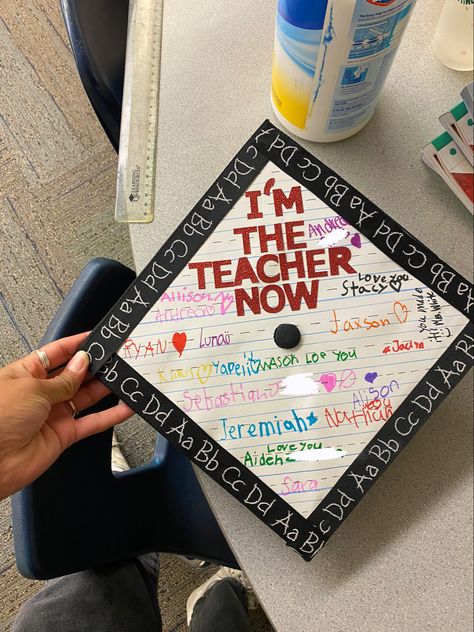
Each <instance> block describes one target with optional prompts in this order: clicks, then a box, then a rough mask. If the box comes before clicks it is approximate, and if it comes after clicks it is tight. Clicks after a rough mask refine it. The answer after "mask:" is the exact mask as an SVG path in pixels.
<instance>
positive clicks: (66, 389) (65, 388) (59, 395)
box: [42, 351, 89, 404]
mask: <svg viewBox="0 0 474 632" xmlns="http://www.w3.org/2000/svg"><path fill="white" fill-rule="evenodd" d="M88 367H89V356H88V355H87V353H86V352H85V351H78V352H77V353H76V354H75V355H74V356H73V357H72V358H71V359H70V360H69V362H68V364H67V365H66V367H65V368H64V369H63V370H62V371H61V373H59V374H58V375H56V376H55V377H52V378H49V379H47V380H42V390H43V393H44V394H45V395H46V397H47V398H48V400H49V402H50V404H58V403H59V402H66V401H68V400H69V399H72V398H73V397H74V395H75V394H76V393H77V391H78V390H79V387H80V386H81V384H82V382H83V381H84V378H85V377H86V373H87V369H88Z"/></svg>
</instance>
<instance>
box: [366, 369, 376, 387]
mask: <svg viewBox="0 0 474 632" xmlns="http://www.w3.org/2000/svg"><path fill="white" fill-rule="evenodd" d="M377 375H378V373H376V372H375V371H374V372H373V373H366V374H365V381H366V382H370V383H371V384H373V383H374V382H375V380H376V379H377Z"/></svg>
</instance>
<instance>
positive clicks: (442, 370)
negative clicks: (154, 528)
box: [82, 121, 474, 560]
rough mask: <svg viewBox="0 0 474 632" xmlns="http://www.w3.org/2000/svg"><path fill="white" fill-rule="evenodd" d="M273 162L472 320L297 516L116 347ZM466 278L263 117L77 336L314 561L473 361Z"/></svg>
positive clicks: (96, 361)
mask: <svg viewBox="0 0 474 632" xmlns="http://www.w3.org/2000/svg"><path fill="white" fill-rule="evenodd" d="M268 161H272V162H273V163H275V164H276V165H277V166H278V167H280V168H281V169H282V170H283V171H285V172H286V173H287V174H288V175H290V176H291V177H293V178H294V179H295V180H296V181H298V182H299V183H300V184H301V185H302V186H304V187H306V188H307V189H308V190H310V191H311V192H312V193H314V194H315V195H317V196H318V197H319V198H320V199H321V200H323V201H324V202H325V203H326V204H327V205H328V206H329V207H331V208H332V209H333V210H334V211H335V212H337V213H338V214H339V215H341V216H342V217H343V218H344V219H345V220H346V221H347V222H349V224H351V225H352V226H354V227H355V228H356V229H357V230H358V231H359V232H360V233H362V234H364V235H365V236H366V237H367V238H368V239H370V240H371V241H372V242H373V243H374V244H375V245H376V246H377V247H378V248H380V250H382V251H383V252H384V253H385V254H386V255H387V256H389V257H390V258H391V259H392V260H393V261H395V262H396V263H398V264H399V265H400V266H401V267H403V268H404V269H405V270H407V271H408V272H409V273H410V274H412V275H413V276H414V277H416V278H417V279H418V280H419V281H421V282H422V283H423V284H425V285H426V286H428V287H430V288H431V289H432V290H433V291H434V292H436V293H437V294H439V295H441V296H442V297H443V299H444V300H446V301H447V302H448V303H450V304H451V305H452V306H453V307H455V308H456V309H457V310H459V311H460V312H461V313H463V314H464V315H465V316H467V317H468V318H469V320H470V322H469V324H468V325H467V326H466V327H465V328H464V330H463V331H462V332H461V333H460V334H459V336H458V337H457V338H456V339H455V340H454V341H453V342H452V344H451V345H450V347H449V348H448V349H447V350H446V351H445V352H444V354H443V355H442V356H441V357H440V358H439V360H438V361H437V362H436V363H435V365H433V366H432V367H431V369H430V370H429V371H428V373H427V374H426V375H425V377H424V378H423V380H421V381H420V382H419V383H418V384H417V386H416V387H415V388H414V389H413V390H412V391H411V393H410V394H409V395H408V396H407V397H406V399H405V400H404V401H403V403H402V404H401V405H400V406H399V407H398V408H397V410H396V411H395V413H394V414H393V415H392V416H391V417H390V419H389V420H388V421H387V422H386V423H385V424H384V425H383V426H382V427H381V429H380V431H379V432H378V433H377V434H376V435H375V437H374V438H373V439H372V441H370V443H368V444H367V446H366V447H365V448H364V449H363V450H362V452H361V453H360V454H359V456H358V457H357V458H356V459H355V461H354V462H353V463H352V465H351V466H350V467H349V468H348V469H347V470H346V471H345V472H344V474H343V475H342V476H341V477H340V478H339V480H338V481H337V483H336V485H335V486H334V487H333V488H332V489H331V491H330V492H329V493H328V495H327V496H326V497H325V499H324V500H323V501H322V502H321V504H320V505H319V506H318V507H317V508H316V509H315V510H314V511H313V513H312V514H311V515H310V516H309V517H308V518H307V519H305V518H303V517H302V516H301V515H300V514H298V513H297V512H296V511H295V510H294V509H293V508H292V507H291V505H289V504H288V503H287V502H286V501H285V500H283V498H282V497H280V496H279V495H278V494H276V493H275V492H274V491H273V490H272V489H271V488H270V487H268V486H267V485H265V483H263V482H262V480H261V479H260V478H258V477H257V476H255V475H254V474H253V473H252V472H251V471H250V470H249V469H248V468H246V467H245V466H244V465H243V464H242V463H241V462H240V461H239V460H238V459H236V458H235V457H233V456H232V455H231V454H230V452H228V451H227V450H225V449H223V448H222V446H220V445H219V444H218V443H217V442H216V441H214V440H213V439H212V438H211V437H210V436H209V435H207V433H205V432H204V431H203V430H202V429H201V428H200V426H199V425H198V424H196V423H195V422H194V421H193V419H192V418H191V417H189V416H188V415H187V414H185V413H184V412H183V411H182V410H180V409H179V408H178V407H177V406H176V405H175V404H173V402H171V401H170V400H169V399H168V398H167V397H166V396H165V395H164V394H163V393H161V392H160V391H158V390H157V389H156V388H154V387H153V386H152V385H151V384H150V383H149V382H148V381H147V380H146V379H145V378H143V377H142V376H141V375H140V374H138V373H137V372H136V371H134V369H133V368H132V367H131V366H130V365H129V364H128V363H127V362H126V361H125V360H123V359H122V358H120V357H119V356H118V355H117V354H116V353H115V352H116V351H117V349H119V348H120V346H121V345H122V344H123V342H124V341H125V340H126V339H127V337H128V334H129V333H130V332H131V331H132V330H133V329H134V328H135V326H136V325H137V324H138V323H139V322H140V321H141V320H142V319H143V317H144V316H145V314H146V313H147V312H148V311H149V310H150V309H151V308H152V307H153V305H154V303H155V302H156V301H157V300H158V298H159V297H160V296H161V295H162V294H163V292H165V291H166V289H167V288H168V287H169V285H170V284H171V283H172V281H173V280H174V279H175V278H176V276H177V275H178V274H179V273H180V272H181V270H182V269H183V268H184V267H185V266H186V265H187V263H188V262H189V261H190V260H191V259H192V257H193V255H194V254H195V253H196V252H197V251H198V250H199V248H200V247H201V245H202V244H203V243H204V242H205V240H206V239H207V237H208V236H209V235H210V234H211V233H212V231H213V230H215V228H216V227H217V226H218V225H219V223H220V221H221V220H222V219H223V218H224V217H225V216H226V214H227V213H228V212H229V211H230V209H231V208H232V207H233V205H234V204H235V202H236V201H237V200H238V199H239V198H240V196H241V195H243V193H244V192H245V191H246V189H247V188H248V187H249V185H250V184H251V182H252V181H253V180H254V178H255V177H256V176H258V174H259V173H260V172H261V171H262V169H263V168H264V166H265V165H266V164H267V162H268ZM473 308H474V296H473V286H472V284H471V283H469V281H467V280H466V279H465V278H464V277H462V276H461V275H459V274H458V273H457V272H456V271H455V270H453V269H452V268H451V267H450V266H448V265H447V264H446V263H444V262H443V261H441V260H440V259H439V258H438V257H437V256H436V255H435V254H434V253H433V252H432V251H431V250H429V249H428V248H426V247H425V246H424V245H423V244H422V243H421V242H419V241H418V240H417V239H416V238H415V237H413V236H412V235H411V234H410V233H408V232H407V231H406V230H405V229H404V228H403V227H401V226H400V225H399V224H398V223H397V222H395V221H394V220H393V219H392V218H390V217H389V216H388V215H387V214H386V213H384V212H383V211H382V210H381V209H380V208H378V207H377V206H376V205H375V204H373V203H372V202H371V201H370V200H368V199H367V198H366V197H365V196H363V195H362V194H361V193H360V192H359V191H357V190H356V189H354V187H352V186H351V185H350V184H349V183H347V182H346V181H345V180H343V179H342V178H341V177H340V176H339V175H338V174H336V173H335V172H334V171H332V170H331V169H330V168H329V167H327V166H326V165H324V164H323V163H322V162H320V161H319V160H318V159H317V158H315V157H314V156H312V155H311V154H310V153H308V152H307V151H305V150H304V149H303V148H302V147H301V146H300V145H298V143H296V142H295V141H294V140H293V139H291V138H289V137H288V136H286V135H285V134H283V133H282V132H281V131H280V130H278V129H277V128H276V127H274V126H273V125H272V124H271V123H270V122H269V121H265V122H264V123H263V124H262V125H261V126H260V127H259V128H258V130H257V131H256V132H255V133H254V134H253V135H252V137H251V138H250V139H249V140H248V141H247V143H246V144H245V145H244V146H243V147H242V149H241V150H240V151H239V152H238V154H237V155H236V156H235V158H233V160H232V161H231V162H230V163H229V164H228V165H227V167H226V168H225V169H224V171H223V172H222V174H221V175H220V176H219V177H218V178H217V180H216V181H215V182H214V184H213V185H212V186H211V187H210V189H209V190H208V191H207V192H206V194H205V195H204V196H203V197H202V198H201V199H200V200H199V202H198V203H197V204H196V206H195V207H194V208H193V209H192V210H191V212H190V213H189V214H188V216H187V217H186V218H185V219H184V220H183V222H181V224H180V225H179V226H178V228H177V229H176V230H175V231H174V233H173V234H172V235H171V236H170V237H169V239H168V240H167V241H166V242H165V244H164V245H163V246H162V248H160V250H159V251H158V252H157V254H156V255H155V256H154V257H153V259H152V260H151V261H150V262H149V264H148V265H147V266H146V267H145V269H144V270H143V272H142V273H141V274H140V275H139V276H138V277H137V279H136V280H135V281H134V282H133V283H132V284H131V285H130V287H129V288H128V289H127V290H126V292H125V293H124V294H123V296H122V297H121V298H120V299H119V301H118V302H117V303H116V305H114V307H113V308H112V309H111V310H110V311H109V313H108V314H107V315H106V316H105V317H104V318H103V319H102V320H101V322H100V323H99V324H98V325H97V327H96V328H95V329H94V331H93V332H92V333H91V334H90V336H89V337H88V339H87V340H86V342H85V343H84V345H83V347H82V348H83V349H84V350H85V351H87V352H88V353H89V356H90V358H91V372H92V373H94V374H96V375H97V377H98V378H99V379H100V380H101V381H102V382H103V383H104V384H106V385H107V386H108V387H109V388H110V390H111V391H112V392H113V393H114V394H115V395H117V397H119V398H120V399H121V400H123V401H125V402H126V403H127V404H128V405H129V406H130V407H131V408H133V410H135V412H137V413H138V414H139V415H140V416H141V417H143V419H145V421H147V422H148V423H149V424H151V425H152V426H153V427H154V428H155V429H156V430H157V431H158V432H159V433H161V434H162V435H163V436H164V437H166V439H168V440H169V441H170V442H171V443H173V444H174V445H177V446H178V447H179V448H181V449H182V450H183V451H184V452H185V454H186V455H187V456H188V457H189V458H190V459H191V460H192V461H193V463H195V464H196V465H197V466H199V467H200V468H201V469H202V470H203V471H204V472H206V474H208V475H209V476H210V477H211V478H213V479H214V480H215V481H216V482H218V483H219V484H220V485H221V486H222V487H223V488H224V489H226V490H227V491H228V492H229V493H230V494H232V495H233V496H235V497H236V498H237V499H238V500H239V501H240V502H241V503H242V504H244V505H245V506H247V507H248V509H250V510H251V511H252V512H253V513H254V514H255V515H256V516H257V517H259V518H260V519H261V520H262V521H263V522H265V523H266V524H267V525H268V526H269V527H270V528H271V529H272V530H273V531H275V533H277V534H278V535H279V536H280V537H281V538H283V539H284V540H285V541H286V543H287V545H288V546H290V547H291V548H292V549H294V550H295V551H296V552H297V553H299V554H300V555H301V556H302V557H303V558H304V559H305V560H311V559H312V558H313V557H314V555H315V554H316V553H317V552H318V551H319V550H320V549H321V548H322V547H323V546H324V544H325V543H326V542H327V540H328V539H329V537H330V536H331V535H332V534H333V533H334V531H335V530H336V529H337V527H338V526H339V525H340V524H341V523H342V522H343V521H344V520H345V519H346V517H347V516H348V515H349V514H350V512H351V511H352V510H353V509H354V508H355V507H356V505H357V504H358V502H359V501H360V500H361V499H362V497H363V496H364V495H365V494H366V492H367V491H368V490H369V489H370V488H371V486H372V485H373V483H374V482H375V481H376V480H377V479H378V478H379V476H380V475H381V474H382V473H383V472H384V471H385V469H386V468H387V467H388V466H389V465H390V464H391V463H392V462H393V461H394V459H395V458H396V456H397V455H398V454H399V453H400V452H401V450H402V449H403V448H404V447H405V445H406V444H407V443H408V442H409V441H410V440H411V439H412V438H413V436H414V435H415V434H416V432H417V431H418V430H419V429H420V428H421V427H422V426H423V424H424V423H425V422H426V420H427V419H428V417H429V416H430V415H431V413H432V412H433V411H434V410H435V409H436V408H437V407H438V405H439V404H440V403H441V401H443V399H444V398H445V397H446V396H447V395H448V393H449V392H450V391H451V390H452V389H453V388H454V386H456V384H457V383H458V382H459V381H460V380H461V379H462V377H463V376H464V375H465V374H466V373H467V372H468V371H469V368H470V367H471V366H472V363H473V360H474V326H473Z"/></svg>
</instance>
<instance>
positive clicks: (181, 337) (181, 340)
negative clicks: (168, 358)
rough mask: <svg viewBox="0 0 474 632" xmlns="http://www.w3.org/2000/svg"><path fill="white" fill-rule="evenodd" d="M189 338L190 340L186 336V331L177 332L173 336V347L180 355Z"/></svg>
mask: <svg viewBox="0 0 474 632" xmlns="http://www.w3.org/2000/svg"><path fill="white" fill-rule="evenodd" d="M187 340H188V337H187V336H186V333H185V332H184V331H183V332H182V333H178V332H176V333H175V334H173V337H172V338H171V342H172V343H173V347H174V348H175V349H176V351H177V352H178V353H179V357H181V356H182V355H183V351H184V348H185V346H186V341H187Z"/></svg>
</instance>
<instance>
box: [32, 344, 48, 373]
mask: <svg viewBox="0 0 474 632" xmlns="http://www.w3.org/2000/svg"><path fill="white" fill-rule="evenodd" d="M35 353H36V355H37V356H38V359H39V361H40V362H41V366H42V367H43V369H44V370H45V371H46V373H49V372H50V371H51V362H50V361H49V358H48V355H47V354H46V352H45V351H41V349H35Z"/></svg>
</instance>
